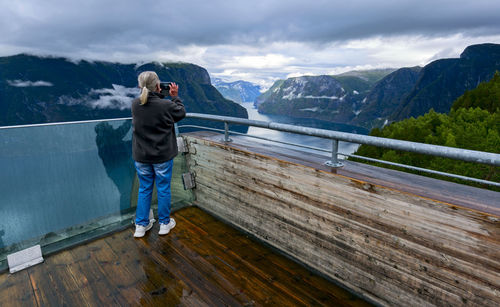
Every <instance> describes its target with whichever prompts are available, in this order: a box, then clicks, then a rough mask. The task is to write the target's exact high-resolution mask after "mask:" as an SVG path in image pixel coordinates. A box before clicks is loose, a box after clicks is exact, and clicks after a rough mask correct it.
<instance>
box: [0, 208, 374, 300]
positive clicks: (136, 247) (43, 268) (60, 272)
mask: <svg viewBox="0 0 500 307" xmlns="http://www.w3.org/2000/svg"><path fill="white" fill-rule="evenodd" d="M174 216H175V218H176V221H177V227H176V228H175V229H174V230H173V231H172V232H171V233H170V234H169V235H167V236H164V237H160V236H158V235H157V232H158V225H155V227H154V228H153V230H152V231H150V232H149V233H148V234H147V235H146V236H145V237H144V238H142V239H133V238H132V233H133V230H132V228H130V229H127V230H125V231H122V232H119V233H115V234H114V235H111V236H108V237H105V238H103V239H100V240H97V241H94V242H90V243H88V244H85V245H82V246H79V247H76V248H73V249H70V250H66V251H64V252H61V253H58V254H56V255H53V256H49V257H48V258H46V261H45V263H43V264H40V265H38V266H35V267H32V268H29V269H27V270H24V271H21V272H19V273H16V274H13V275H9V274H2V275H0V305H1V306H11V305H12V306H15V305H30V306H62V305H68V306H73V305H92V306H97V305H98V306H103V305H104V306H107V305H122V306H123V305H156V306H158V305H168V306H174V305H178V304H180V305H193V306H221V305H231V306H234V305H278V306H290V305H335V306H363V305H366V303H365V302H363V301H361V300H360V299H358V298H355V297H353V296H352V295H351V294H349V293H348V292H346V291H344V290H342V289H340V288H338V287H337V286H335V285H334V284H332V283H330V282H328V281H327V280H325V279H323V278H321V277H319V276H317V275H314V274H312V273H310V272H309V271H307V270H305V269H304V268H303V267H301V266H300V265H298V264H296V263H294V262H292V261H290V260H289V259H287V258H285V257H283V256H281V255H278V254H276V253H274V252H273V251H271V250H270V249H269V248H267V247H264V246H263V245H261V244H258V243H256V242H255V241H253V240H251V239H249V238H248V237H247V236H245V235H244V234H242V233H240V232H238V231H237V230H235V229H233V228H231V227H230V226H227V225H226V224H223V223H221V222H220V221H218V220H216V219H214V218H213V217H212V216H210V215H208V214H206V213H205V212H203V211H202V210H200V209H198V208H195V207H189V208H185V209H182V210H180V211H177V212H176V213H175V214H174Z"/></svg>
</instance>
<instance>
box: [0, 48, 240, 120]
mask: <svg viewBox="0 0 500 307" xmlns="http://www.w3.org/2000/svg"><path fill="white" fill-rule="evenodd" d="M145 70H153V71H156V73H157V74H158V75H159V77H160V79H161V80H162V81H174V82H176V83H178V84H179V88H180V91H179V96H180V97H181V98H182V99H183V101H184V103H185V106H186V110H187V111H188V112H197V113H208V114H219V115H227V116H237V117H248V115H247V112H246V110H245V109H244V108H243V107H241V106H240V105H238V104H236V103H233V102H232V101H230V100H227V99H225V98H224V97H223V96H222V95H221V94H220V93H219V92H218V91H217V90H216V89H215V88H214V87H213V86H212V85H211V83H210V76H209V75H208V72H207V71H206V70H205V69H204V68H202V67H199V66H196V65H193V64H187V63H147V64H143V65H136V64H118V63H109V62H88V61H80V62H71V61H69V60H67V59H64V58H48V57H37V56H30V55H24V54H22V55H16V56H10V57H2V58H0V111H1V112H0V125H2V126H4V125H19V124H30V123H44V122H58V121H73V120H85V119H100V118H116V117H129V116H130V115H131V114H130V103H131V101H132V99H133V98H134V97H137V96H138V95H139V89H138V88H137V76H138V75H139V73H141V72H142V71H145Z"/></svg>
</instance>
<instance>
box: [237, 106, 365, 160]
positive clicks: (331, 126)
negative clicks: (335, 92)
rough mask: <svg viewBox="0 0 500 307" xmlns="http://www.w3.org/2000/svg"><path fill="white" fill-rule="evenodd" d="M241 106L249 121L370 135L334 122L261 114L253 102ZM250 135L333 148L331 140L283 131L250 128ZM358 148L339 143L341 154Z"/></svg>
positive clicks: (349, 144)
mask: <svg viewBox="0 0 500 307" xmlns="http://www.w3.org/2000/svg"><path fill="white" fill-rule="evenodd" d="M241 105H242V106H243V107H245V109H247V111H248V119H253V120H262V121H268V122H276V123H281V124H290V125H297V126H304V127H311V128H317V129H326V130H335V131H342V132H349V133H357V134H368V130H366V129H364V128H361V127H356V126H350V125H345V124H338V123H332V122H327V121H323V120H317V119H312V118H295V117H290V116H286V115H272V114H261V113H259V112H258V111H257V109H256V108H255V107H254V105H253V102H243V103H242V104H241ZM248 134H250V135H255V136H259V137H265V138H269V139H273V140H277V141H281V142H290V143H296V144H301V145H307V146H313V147H318V148H323V149H327V150H330V149H331V148H332V141H331V140H328V139H323V138H317V137H312V136H308V135H299V134H293V133H288V132H281V131H275V130H269V129H264V128H257V127H250V128H249V129H248ZM293 147H294V146H292V148H293ZM358 147H359V145H358V144H353V143H347V142H339V152H341V153H345V154H351V153H353V152H355V151H356V149H357V148H358ZM295 148H297V147H295ZM302 150H306V151H311V152H316V153H321V152H318V151H315V150H310V149H302ZM324 154H325V155H328V154H327V153H324Z"/></svg>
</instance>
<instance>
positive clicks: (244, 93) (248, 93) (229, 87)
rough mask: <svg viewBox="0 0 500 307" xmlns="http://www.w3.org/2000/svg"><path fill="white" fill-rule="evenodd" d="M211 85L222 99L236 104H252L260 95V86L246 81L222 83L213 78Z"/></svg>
mask: <svg viewBox="0 0 500 307" xmlns="http://www.w3.org/2000/svg"><path fill="white" fill-rule="evenodd" d="M212 84H213V85H214V86H215V88H216V89H217V90H218V91H219V92H220V93H221V94H222V96H224V98H227V99H229V100H232V101H234V102H238V103H242V102H254V101H255V99H256V98H257V97H258V96H259V95H260V86H258V85H256V84H253V83H251V82H247V81H242V80H238V81H235V82H224V81H223V80H221V79H218V78H214V79H213V81H212Z"/></svg>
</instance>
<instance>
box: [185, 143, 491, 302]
mask: <svg viewBox="0 0 500 307" xmlns="http://www.w3.org/2000/svg"><path fill="white" fill-rule="evenodd" d="M186 138H187V143H188V146H189V148H190V153H191V154H189V155H188V163H189V165H190V169H191V171H194V172H195V173H196V182H197V188H196V190H195V193H196V198H197V203H198V204H199V206H201V207H202V208H204V209H206V210H208V211H209V212H212V213H213V214H214V215H217V216H219V217H221V218H223V219H224V220H226V221H227V222H229V223H232V224H234V225H235V226H237V227H240V228H242V229H244V230H245V231H247V232H249V233H251V234H253V235H255V236H257V237H259V238H260V239H262V240H264V241H265V242H267V243H269V244H271V245H273V246H275V247H276V248H279V249H281V250H282V251H284V252H286V253H288V254H289V255H291V256H293V257H295V258H296V259H298V260H300V261H301V262H303V263H305V264H307V265H309V266H311V267H313V268H315V269H317V270H319V271H321V272H323V273H325V274H327V275H328V276H330V277H331V278H333V279H335V280H338V281H339V282H341V283H343V284H345V285H347V286H348V287H350V288H351V289H353V290H354V291H356V292H359V293H362V294H364V295H366V296H367V297H369V298H370V299H372V300H373V301H375V302H378V303H380V304H385V305H408V304H412V305H417V304H418V305H422V306H424V305H440V306H446V305H450V306H459V305H482V306H496V305H498V304H500V290H499V289H500V223H499V221H498V217H496V216H494V215H491V214H483V213H481V212H478V211H475V210H468V209H466V208H462V207H457V206H454V205H453V204H447V203H443V202H439V201H435V200H433V199H429V198H424V197H419V196H416V195H413V194H410V193H407V192H401V191H398V190H397V189H395V188H386V187H383V186H378V185H374V184H370V183H368V182H365V181H362V180H359V179H353V178H349V177H346V176H341V175H337V174H335V173H332V172H326V171H322V170H318V169H315V168H313V167H310V166H304V165H299V164H297V163H292V162H289V161H284V160H281V159H277V158H275V157H272V156H266V155H262V154H257V153H254V152H249V151H247V150H244V149H240V148H237V146H231V144H229V145H225V144H221V143H219V142H213V141H210V140H206V139H203V138H199V137H196V136H193V135H190V136H187V137H186ZM267 150H268V151H269V150H270V149H269V148H267ZM498 194H500V193H498Z"/></svg>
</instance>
